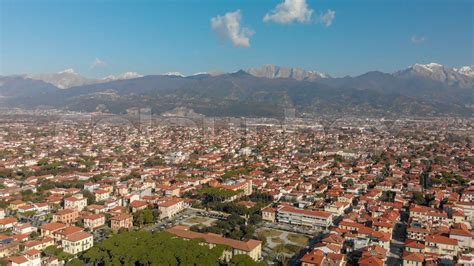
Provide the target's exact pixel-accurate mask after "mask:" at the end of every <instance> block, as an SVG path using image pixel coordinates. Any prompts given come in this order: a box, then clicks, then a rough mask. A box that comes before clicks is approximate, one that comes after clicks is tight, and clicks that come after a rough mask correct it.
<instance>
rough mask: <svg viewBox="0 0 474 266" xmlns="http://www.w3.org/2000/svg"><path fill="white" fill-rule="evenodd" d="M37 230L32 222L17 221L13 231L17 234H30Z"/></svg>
mask: <svg viewBox="0 0 474 266" xmlns="http://www.w3.org/2000/svg"><path fill="white" fill-rule="evenodd" d="M36 230H37V229H36V227H34V226H32V225H31V223H24V224H20V223H17V224H15V225H14V226H13V232H14V233H15V234H28V233H31V232H36Z"/></svg>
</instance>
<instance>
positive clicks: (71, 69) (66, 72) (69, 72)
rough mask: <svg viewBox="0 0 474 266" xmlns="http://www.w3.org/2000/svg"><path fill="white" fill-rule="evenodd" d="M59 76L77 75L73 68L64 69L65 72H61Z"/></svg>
mask: <svg viewBox="0 0 474 266" xmlns="http://www.w3.org/2000/svg"><path fill="white" fill-rule="evenodd" d="M58 74H74V75H77V73H76V71H74V69H73V68H68V69H64V70H63V71H59V72H58Z"/></svg>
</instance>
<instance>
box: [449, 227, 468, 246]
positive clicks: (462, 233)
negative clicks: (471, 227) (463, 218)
mask: <svg viewBox="0 0 474 266" xmlns="http://www.w3.org/2000/svg"><path fill="white" fill-rule="evenodd" d="M449 238H451V239H456V240H458V244H459V248H460V249H462V250H469V249H474V233H473V232H470V231H467V230H462V229H451V231H449Z"/></svg>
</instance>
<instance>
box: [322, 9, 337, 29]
mask: <svg viewBox="0 0 474 266" xmlns="http://www.w3.org/2000/svg"><path fill="white" fill-rule="evenodd" d="M335 17H336V11H334V10H331V9H328V10H327V11H326V13H323V14H321V16H319V22H321V23H323V24H324V25H325V26H326V27H329V26H331V24H332V21H333V20H334V18H335Z"/></svg>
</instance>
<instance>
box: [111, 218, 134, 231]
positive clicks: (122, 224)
mask: <svg viewBox="0 0 474 266" xmlns="http://www.w3.org/2000/svg"><path fill="white" fill-rule="evenodd" d="M132 227H133V216H131V215H129V214H118V215H116V216H114V217H112V218H111V219H110V228H111V229H112V231H114V232H117V231H118V230H119V229H120V228H125V229H129V228H132Z"/></svg>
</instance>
